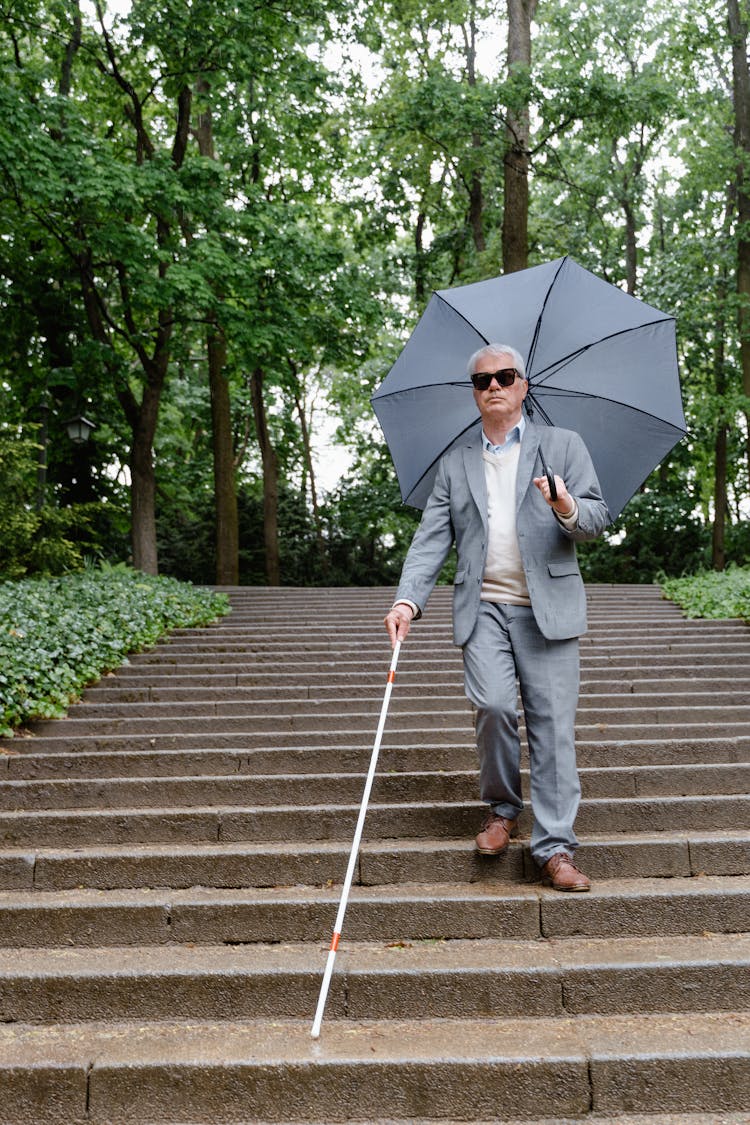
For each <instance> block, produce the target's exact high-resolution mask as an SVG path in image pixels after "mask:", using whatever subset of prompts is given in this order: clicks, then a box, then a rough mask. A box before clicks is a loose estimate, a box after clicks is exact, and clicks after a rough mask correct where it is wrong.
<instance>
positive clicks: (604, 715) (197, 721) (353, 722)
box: [35, 704, 750, 742]
mask: <svg viewBox="0 0 750 1125" xmlns="http://www.w3.org/2000/svg"><path fill="white" fill-rule="evenodd" d="M228 706H229V707H231V704H230V705H228ZM179 711H180V708H179V707H177V712H178V713H177V714H174V715H173V716H172V717H170V718H166V717H153V718H139V717H130V716H128V717H119V718H118V717H112V718H111V719H109V720H107V722H106V730H107V731H108V732H109V733H110V734H126V735H128V734H129V735H138V734H143V735H149V736H153V735H158V734H180V733H181V732H182V731H188V732H190V733H192V734H206V735H209V734H212V733H213V732H217V731H218V732H221V733H224V734H227V733H231V732H233V731H239V732H242V733H244V734H245V735H246V736H251V737H253V738H255V739H256V740H257V739H258V738H266V739H268V741H271V740H273V741H274V742H278V740H279V739H281V740H284V739H286V740H287V741H289V740H290V739H291V740H292V741H296V742H299V740H300V738H302V737H304V736H306V735H309V734H315V733H316V732H321V731H325V732H326V733H327V736H328V732H329V731H330V733H331V735H333V734H334V733H335V735H336V736H337V737H338V738H339V739H341V737H342V736H343V737H344V738H345V739H346V740H347V741H348V740H349V739H350V738H351V737H352V735H353V734H356V733H357V732H359V733H360V736H361V732H363V731H364V732H365V733H367V734H369V735H370V736H372V735H374V732H375V728H376V726H377V714H378V713H379V708H375V707H374V706H373V707H372V708H370V709H369V710H348V709H347V710H345V711H344V712H343V714H341V715H340V717H339V721H338V722H336V721H335V716H333V715H331V714H327V713H325V712H323V713H321V712H320V711H317V710H309V711H303V712H297V713H295V712H294V711H289V712H284V711H282V710H281V709H280V708H279V709H278V710H277V713H276V715H273V714H256V713H255V712H254V711H253V710H251V709H248V708H247V706H246V705H243V706H242V708H241V709H240V710H239V711H238V712H233V713H231V714H212V715H207V714H205V712H203V713H201V714H198V715H194V716H190V715H188V716H181V715H180V714H179ZM389 717H390V723H389V730H393V729H394V728H396V729H397V730H398V731H405V730H408V731H410V732H414V737H418V738H421V739H423V738H424V737H426V736H427V735H429V734H430V733H433V735H434V732H435V731H442V732H446V731H451V732H452V731H457V730H464V731H467V732H468V734H469V735H471V730H472V718H471V711H470V709H469V707H468V704H466V705H464V704H462V705H461V706H460V707H457V708H455V709H453V710H448V709H445V708H439V707H434V708H431V709H429V710H421V711H404V710H398V709H396V708H394V711H393V713H392V714H391V715H390V716H389ZM57 722H59V720H52V721H45V722H40V723H38V724H36V726H35V729H36V730H37V731H38V733H39V734H40V735H42V736H44V735H45V734H53V733H57V732H58V731H59V729H60V728H59V727H58V726H57V725H56V723H57ZM64 722H65V730H66V732H68V733H69V737H70V738H72V739H75V738H78V737H81V736H86V735H94V734H98V733H99V732H100V731H101V729H102V726H103V725H105V724H103V723H102V721H101V720H100V719H78V718H68V719H65V720H64ZM520 725H521V726H523V720H522V719H521V723H520ZM657 725H658V728H659V731H660V732H663V733H664V735H665V737H667V738H678V737H686V736H688V735H690V734H695V733H699V732H700V731H701V730H705V731H706V733H708V732H710V731H717V730H718V729H721V731H723V732H724V733H725V734H750V706H733V707H727V708H725V709H723V708H721V707H713V708H712V707H704V708H700V707H692V708H679V707H674V708H669V707H665V708H663V709H660V708H656V707H649V708H643V709H636V708H633V709H631V708H615V707H611V708H601V707H600V708H595V709H594V708H590V709H589V708H586V706H585V705H583V706H581V707H580V708H579V710H578V715H577V719H576V737H577V738H578V739H582V740H583V739H586V740H589V739H591V738H592V737H595V735H596V733H597V732H598V733H599V734H601V731H602V730H603V729H607V730H614V729H618V730H620V731H621V732H622V733H621V735H620V737H621V738H637V737H638V735H639V733H642V732H643V728H653V727H655V726H657ZM332 727H335V728H337V729H336V730H335V731H333V730H332V729H331V728H332ZM342 727H343V728H344V729H343V730H342V729H341V728H342ZM636 732H637V733H636Z"/></svg>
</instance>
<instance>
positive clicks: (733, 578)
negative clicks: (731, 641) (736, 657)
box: [661, 566, 750, 622]
mask: <svg viewBox="0 0 750 1125" xmlns="http://www.w3.org/2000/svg"><path fill="white" fill-rule="evenodd" d="M661 588H662V590H663V591H664V595H665V597H667V598H669V599H670V600H671V601H674V602H676V603H677V604H678V605H679V606H680V607H681V608H682V610H683V612H684V613H685V616H686V617H713V618H718V617H741V618H742V619H743V620H745V621H748V622H750V567H747V566H730V567H729V568H728V569H727V570H724V571H714V570H709V571H704V572H702V573H700V574H693V575H688V576H687V577H684V578H665V579H662V581H661Z"/></svg>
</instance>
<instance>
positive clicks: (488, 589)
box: [385, 344, 607, 891]
mask: <svg viewBox="0 0 750 1125" xmlns="http://www.w3.org/2000/svg"><path fill="white" fill-rule="evenodd" d="M468 373H469V375H470V377H471V381H472V383H473V386H474V398H475V400H476V404H477V406H478V408H479V412H480V414H481V418H482V431H481V432H476V431H475V436H472V437H470V438H469V439H468V440H467V441H466V443H465V444H462V445H459V446H456V447H455V448H453V449H451V450H450V451H449V452H448V453H447V454H445V456H444V457H443V458H442V460H441V462H440V465H439V467H438V470H437V475H436V478H435V484H434V487H433V490H432V494H431V496H430V499H429V501H428V503H427V506H426V508H425V510H424V514H423V517H422V522H421V524H420V526H419V528H418V529H417V532H416V533H415V535H414V539H413V540H412V544H411V547H410V548H409V552H408V554H407V556H406V561H405V563H404V567H403V571H402V574H401V581H400V584H399V587H398V591H397V593H396V600H395V602H394V604H393V606H392V608H391V610H390V612H389V613H388V615H387V616H386V618H385V626H386V629H387V630H388V634H389V636H390V638H391V643H392V644H395V643H396V640H397V639H398V640H404V638H405V637H406V635H407V633H408V632H409V626H410V623H411V621H412V620H414V619H415V618H418V617H420V616H421V614H422V610H423V608H424V606H425V603H426V601H427V598H428V597H429V595H430V592H431V591H432V588H433V586H434V585H435V582H436V581H437V578H438V575H439V573H440V570H441V568H442V566H443V563H444V562H445V559H446V557H447V555H448V552H449V550H450V548H451V545H452V543H453V541H454V540H455V543H456V551H457V556H458V561H457V569H456V577H455V584H454V597H453V639H454V642H455V644H457V645H459V646H460V647H461V648H462V650H463V658H464V680H465V684H464V686H465V691H466V694H467V696H468V698H469V699H470V700H471V702H472V703H473V704H474V708H475V723H476V739H477V749H478V751H479V781H480V796H481V798H482V800H483V801H485V802H486V803H487V805H488V806H489V811H488V814H487V816H486V818H485V820H484V822H483V824H482V827H481V830H480V832H479V835H478V836H477V838H476V845H477V848H478V850H479V851H480V852H481V853H482V854H483V855H500V854H502V853H503V852H504V851H505V850H506V849H507V847H508V843H509V841H510V838H511V836H512V835H514V834H515V832H516V826H517V820H518V816H519V814H520V812H521V809H522V808H523V799H522V796H521V777H520V741H519V734H518V716H517V710H516V699H517V686H516V679H518V684H519V685H520V689H521V699H522V703H523V709H524V715H525V720H526V735H527V741H528V746H529V756H530V767H531V807H532V812H533V818H534V819H533V829H532V834H531V853H532V856H533V857H534V859H535V861H536V863H537V864H538V865H539V867H540V868H541V872H542V877H543V879H544V881H545V882H546V883H548V884H551V886H552V887H554V888H555V889H556V890H560V891H587V890H588V889H589V887H590V882H589V880H588V878H587V877H586V876H585V875H584V874H583V872H581V871H580V870H579V868H577V867H576V865H575V863H574V862H573V856H574V854H575V849H576V847H577V845H578V841H577V839H576V836H575V833H574V831H573V824H574V821H575V817H576V813H577V810H578V803H579V800H580V782H579V779H578V771H577V768H576V760H575V741H574V734H575V713H576V707H577V704H578V686H579V654H578V638H579V637H580V636H581V634H582V633H584V632H585V631H586V597H585V592H584V588H583V581H582V579H581V574H580V571H579V569H578V563H577V561H576V555H575V542H576V541H583V540H586V539H594V538H595V537H596V536H597V535H599V534H600V533H601V531H602V530H603V529H604V527H605V525H606V523H607V508H606V505H605V503H604V500H603V499H602V495H601V490H600V488H599V482H598V481H597V478H596V472H595V470H594V466H593V465H592V463H591V458H590V456H589V454H588V451H587V449H586V447H585V445H584V443H583V441H582V439H581V438H580V436H579V435H578V434H577V433H574V432H572V431H570V430H561V429H557V428H556V427H551V426H537V425H535V424H533V422H531V421H528V420H527V419H526V418H525V417H524V413H523V402H524V399H525V398H526V394H527V391H528V382H527V380H526V374H525V365H524V361H523V358H522V356H521V355H520V354H519V353H518V352H517V351H516V349H515V348H513V347H510V346H508V345H506V344H489V345H487V346H486V347H483V348H480V349H479V351H478V352H475V354H474V355H473V356H472V357H471V359H470V360H469V365H468ZM547 467H549V469H550V471H551V472H554V482H555V486H556V492H557V497H556V499H553V497H552V495H551V494H550V493H551V490H550V486H549V482H548V479H547V476H546V468H547Z"/></svg>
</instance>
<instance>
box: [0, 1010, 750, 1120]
mask: <svg viewBox="0 0 750 1125" xmlns="http://www.w3.org/2000/svg"><path fill="white" fill-rule="evenodd" d="M727 1058H731V1060H732V1064H731V1066H729V1067H728V1066H727V1062H726V1060H727ZM0 1068H1V1069H2V1071H3V1072H4V1073H3V1079H2V1081H3V1086H4V1098H3V1108H2V1110H0V1113H2V1114H3V1115H4V1117H0V1120H4V1121H12V1122H14V1125H25V1123H27V1122H34V1125H45V1123H46V1122H49V1121H55V1122H59V1121H67V1122H70V1123H74V1122H78V1121H82V1120H83V1119H85V1120H86V1121H91V1122H94V1123H103V1122H113V1121H117V1122H118V1125H126V1123H128V1122H145V1121H148V1122H150V1123H153V1125H156V1123H158V1122H183V1123H184V1122H185V1121H186V1120H192V1121H212V1122H216V1123H222V1122H242V1121H244V1122H246V1121H247V1120H248V1109H249V1108H250V1112H251V1114H252V1119H253V1120H256V1121H257V1120H260V1119H262V1118H263V1117H266V1118H268V1119H272V1120H274V1121H280V1120H287V1121H293V1120H299V1119H305V1120H307V1121H309V1120H310V1118H319V1119H322V1120H324V1121H328V1122H331V1123H333V1122H338V1121H352V1120H354V1121H356V1120H359V1121H368V1120H369V1121H373V1120H375V1119H377V1118H378V1117H380V1118H383V1117H385V1116H386V1115H388V1116H390V1117H391V1118H394V1115H395V1116H396V1118H397V1119H398V1120H400V1121H405V1120H406V1121H414V1120H416V1119H419V1118H420V1117H423V1116H424V1112H425V1110H428V1109H432V1108H434V1107H437V1106H439V1107H440V1108H441V1109H442V1110H443V1111H444V1113H445V1115H446V1117H447V1116H450V1117H453V1118H458V1119H461V1118H463V1119H468V1120H472V1121H476V1120H478V1119H481V1118H487V1119H491V1120H493V1121H497V1107H498V1106H506V1105H507V1106H509V1107H512V1112H513V1114H514V1115H515V1116H516V1117H520V1118H521V1119H523V1118H524V1117H525V1118H527V1119H528V1118H536V1119H538V1118H539V1117H540V1115H542V1116H548V1117H549V1116H552V1115H556V1116H557V1120H558V1121H559V1119H560V1117H561V1116H565V1117H574V1118H576V1117H578V1118H582V1117H585V1116H586V1115H587V1114H589V1113H590V1112H592V1111H593V1112H594V1113H599V1114H603V1115H609V1116H610V1117H613V1116H615V1115H616V1114H617V1113H621V1112H623V1111H625V1112H628V1113H637V1112H651V1113H653V1112H668V1111H670V1110H678V1111H680V1112H683V1111H691V1112H693V1111H695V1112H700V1111H708V1110H711V1108H712V1107H713V1106H714V1105H715V1104H716V1099H717V1091H719V1090H720V1092H721V1093H720V1097H721V1105H722V1109H723V1110H724V1111H733V1110H736V1111H738V1112H741V1111H743V1110H744V1108H745V1107H746V1106H747V1105H748V1104H749V1102H750V1015H747V1014H732V1015H728V1014H727V1013H725V1012H720V1013H715V1012H712V1013H705V1014H697V1013H690V1014H686V1015H673V1014H670V1015H661V1014H655V1015H642V1014H641V1015H637V1016H632V1015H617V1016H578V1017H575V1018H569V1017H557V1018H549V1017H547V1018H545V1017H542V1018H525V1019H518V1020H514V1021H512V1022H508V1021H505V1020H498V1019H496V1018H494V1017H492V1018H490V1019H460V1020H437V1021H425V1020H413V1019H409V1020H374V1021H350V1020H331V1021H330V1023H329V1024H328V1025H327V1026H325V1027H324V1031H323V1035H322V1036H321V1039H320V1040H318V1041H313V1040H312V1039H311V1038H310V1029H309V1024H308V1023H307V1022H306V1021H303V1020H298V1021H295V1020H286V1019H278V1020H273V1021H257V1022H256V1021H250V1022H247V1021H244V1022H239V1021H237V1022H228V1021H223V1022H214V1021H203V1020H196V1019H190V1020H185V1021H163V1022H161V1023H159V1024H145V1025H144V1024H143V1023H139V1022H133V1023H128V1022H125V1023H92V1024H84V1025H81V1024H58V1025H56V1026H54V1027H38V1026H35V1025H33V1024H17V1025H6V1026H4V1027H2V1028H0ZM53 1076H54V1082H55V1085H56V1091H55V1092H56V1097H55V1099H54V1102H51V1100H50V1098H49V1094H48V1091H49V1084H50V1082H51V1080H52V1079H53Z"/></svg>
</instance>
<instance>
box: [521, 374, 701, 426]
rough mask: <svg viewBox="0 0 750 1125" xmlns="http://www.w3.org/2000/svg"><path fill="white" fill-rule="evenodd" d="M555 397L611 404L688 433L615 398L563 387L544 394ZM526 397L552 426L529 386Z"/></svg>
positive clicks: (657, 415) (658, 416) (672, 423)
mask: <svg viewBox="0 0 750 1125" xmlns="http://www.w3.org/2000/svg"><path fill="white" fill-rule="evenodd" d="M535 385H536V384H535ZM555 395H556V396H557V397H558V398H593V399H599V400H600V401H601V402H609V403H612V404H613V405H614V406H621V407H622V408H623V410H632V411H633V412H634V413H635V414H642V415H643V417H644V418H653V419H654V421H655V422H662V423H663V424H664V425H666V426H672V427H674V429H675V430H678V431H680V432H681V433H683V434H686V433H687V432H688V431H687V427H686V426H678V425H676V424H675V423H674V422H668V421H667V419H666V418H662V417H661V416H660V415H659V414H654V413H652V411H650V410H644V409H643V407H641V406H633V405H632V404H631V403H629V402H621V401H620V400H619V399H617V398H609V397H605V396H604V395H600V394H594V392H593V391H569V390H566V389H565V387H553V388H552V390H551V391H549V390H548V391H547V392H546V395H545V397H546V398H553V397H554V396H555ZM528 397H529V398H530V399H531V400H532V402H533V403H534V409H535V410H538V411H539V413H540V414H541V415H542V417H543V418H544V420H545V422H546V423H547V425H548V426H554V425H555V423H554V422H552V421H551V420H550V418H549V415H548V414H547V412H546V410H545V409H544V408H543V407H542V406H540V404H539V400H538V399H537V397H536V395H535V394H534V390H533V387H532V386H529V395H528Z"/></svg>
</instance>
